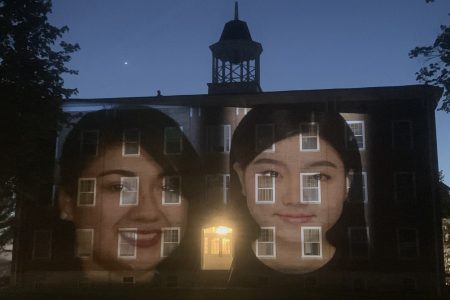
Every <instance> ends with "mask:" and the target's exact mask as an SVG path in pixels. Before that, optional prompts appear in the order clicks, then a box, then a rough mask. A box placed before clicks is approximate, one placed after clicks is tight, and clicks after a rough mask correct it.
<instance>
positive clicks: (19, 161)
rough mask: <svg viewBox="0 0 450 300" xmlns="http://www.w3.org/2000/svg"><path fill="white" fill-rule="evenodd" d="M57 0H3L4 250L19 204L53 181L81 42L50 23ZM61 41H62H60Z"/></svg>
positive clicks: (0, 128) (0, 153)
mask: <svg viewBox="0 0 450 300" xmlns="http://www.w3.org/2000/svg"><path fill="white" fill-rule="evenodd" d="M51 9H52V3H51V0H0V105H1V106H0V144H1V147H0V249H1V247H2V246H3V245H4V244H5V243H8V242H10V241H11V239H12V238H13V236H14V230H15V228H14V224H15V214H14V212H15V206H16V205H18V206H19V204H20V203H22V202H36V201H38V200H39V195H40V194H42V190H43V188H44V187H45V186H47V185H48V184H49V183H50V182H51V180H52V169H53V157H54V156H53V151H54V150H53V149H54V143H55V137H56V132H57V130H58V126H59V125H61V124H62V123H64V122H65V121H67V116H66V115H65V114H64V113H63V112H62V109H61V103H62V100H63V99H66V98H69V97H70V96H71V95H73V94H74V93H76V92H77V91H76V89H68V88H65V87H64V80H63V79H62V75H63V74H65V73H68V74H76V73H77V72H76V71H74V70H71V69H70V68H68V67H66V66H65V64H66V63H67V62H69V61H70V58H71V57H70V54H71V53H73V52H75V51H77V50H78V49H79V46H78V44H70V43H66V42H64V41H60V40H61V37H62V35H63V34H64V33H65V32H66V31H67V30H68V28H67V27H61V28H58V27H55V26H52V25H50V24H49V22H48V18H47V15H48V14H49V13H51ZM58 42H59V44H58Z"/></svg>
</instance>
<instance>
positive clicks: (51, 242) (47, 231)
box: [31, 229, 53, 260]
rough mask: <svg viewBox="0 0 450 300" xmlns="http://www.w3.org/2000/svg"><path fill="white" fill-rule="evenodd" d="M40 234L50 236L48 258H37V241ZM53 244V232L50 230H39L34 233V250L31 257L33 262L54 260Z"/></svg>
mask: <svg viewBox="0 0 450 300" xmlns="http://www.w3.org/2000/svg"><path fill="white" fill-rule="evenodd" d="M39 233H46V234H49V235H48V241H47V242H48V245H47V246H48V249H47V255H46V256H36V244H37V239H38V236H37V235H38V234H39ZM52 244H53V232H52V230H50V229H37V230H34V231H33V250H32V254H31V257H32V258H33V260H39V259H42V260H49V259H51V258H52Z"/></svg>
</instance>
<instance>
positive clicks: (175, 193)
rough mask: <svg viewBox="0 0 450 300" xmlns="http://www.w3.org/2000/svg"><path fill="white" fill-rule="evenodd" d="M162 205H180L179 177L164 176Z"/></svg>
mask: <svg viewBox="0 0 450 300" xmlns="http://www.w3.org/2000/svg"><path fill="white" fill-rule="evenodd" d="M162 203H163V204H180V203H181V177H180V176H165V177H164V178H163V193H162Z"/></svg>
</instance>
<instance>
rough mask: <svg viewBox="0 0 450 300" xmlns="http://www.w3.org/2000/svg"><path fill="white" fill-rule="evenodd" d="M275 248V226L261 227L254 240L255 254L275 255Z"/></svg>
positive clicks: (261, 255)
mask: <svg viewBox="0 0 450 300" xmlns="http://www.w3.org/2000/svg"><path fill="white" fill-rule="evenodd" d="M275 249H276V248H275V227H261V229H260V231H259V238H258V239H257V240H256V256H258V257H276V254H275Z"/></svg>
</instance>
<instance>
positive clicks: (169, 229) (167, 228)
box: [160, 227, 180, 257]
mask: <svg viewBox="0 0 450 300" xmlns="http://www.w3.org/2000/svg"><path fill="white" fill-rule="evenodd" d="M172 230H176V231H177V241H176V242H165V241H164V232H166V231H172ZM166 243H167V244H175V243H176V244H177V245H179V244H180V227H162V228H161V254H160V255H161V257H167V256H165V255H164V245H165V244H166Z"/></svg>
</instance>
